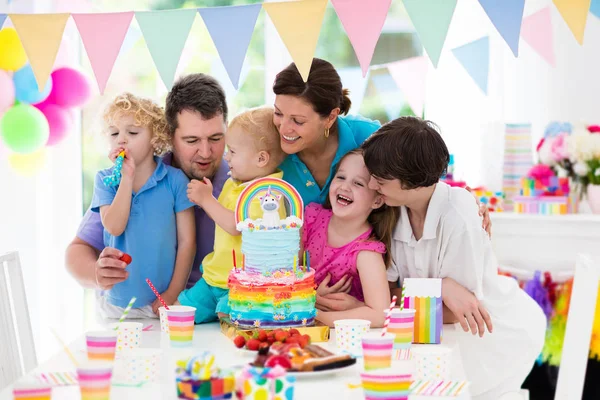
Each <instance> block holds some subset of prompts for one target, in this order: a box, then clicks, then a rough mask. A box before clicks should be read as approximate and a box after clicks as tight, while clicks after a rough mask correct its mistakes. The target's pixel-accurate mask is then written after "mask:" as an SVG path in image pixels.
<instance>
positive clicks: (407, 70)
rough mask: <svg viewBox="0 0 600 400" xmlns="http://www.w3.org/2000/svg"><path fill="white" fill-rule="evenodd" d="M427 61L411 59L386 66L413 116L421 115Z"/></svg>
mask: <svg viewBox="0 0 600 400" xmlns="http://www.w3.org/2000/svg"><path fill="white" fill-rule="evenodd" d="M427 64H428V62H427V59H426V58H425V57H412V58H408V59H406V60H401V61H397V62H393V63H390V64H388V65H387V67H388V71H390V75H391V76H392V78H394V82H396V86H398V88H399V89H400V91H402V93H403V94H404V97H405V98H406V102H407V103H408V105H409V106H410V108H411V109H412V110H413V112H414V113H415V115H418V116H421V115H423V106H424V105H425V84H426V82H427Z"/></svg>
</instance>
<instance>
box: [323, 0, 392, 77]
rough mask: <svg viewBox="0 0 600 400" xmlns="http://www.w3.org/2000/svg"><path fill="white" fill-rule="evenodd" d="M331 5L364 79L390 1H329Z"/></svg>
mask: <svg viewBox="0 0 600 400" xmlns="http://www.w3.org/2000/svg"><path fill="white" fill-rule="evenodd" d="M331 4H332V5H333V8H334V9H335V12H336V13H337V16H338V18H339V19H340V21H341V22H342V26H343V27H344V30H345V31H346V34H347V35H348V39H350V43H351V44H352V47H353V48H354V53H355V54H356V57H357V58H358V62H359V64H360V67H361V69H362V74H363V77H366V76H367V71H368V70H369V65H370V64H371V60H372V59H373V53H374V52H375V46H376V45H377V41H378V40H379V36H380V35H381V29H382V28H383V24H384V23H385V18H386V17H387V13H388V10H389V8H390V5H391V4H392V0H370V1H364V0H331ZM365 21H369V23H365Z"/></svg>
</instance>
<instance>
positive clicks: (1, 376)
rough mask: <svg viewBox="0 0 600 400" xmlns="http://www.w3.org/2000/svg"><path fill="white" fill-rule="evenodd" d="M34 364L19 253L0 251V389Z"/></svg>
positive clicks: (35, 360)
mask: <svg viewBox="0 0 600 400" xmlns="http://www.w3.org/2000/svg"><path fill="white" fill-rule="evenodd" d="M36 365H37V358H36V354H35V346H34V342H33V333H32V330H31V323H30V321H29V309H28V307H27V298H26V296H25V287H24V285H23V274H22V273H21V262H20V260H19V253H17V252H11V253H7V254H0V390H1V389H2V388H4V387H6V386H7V385H9V384H11V383H13V382H14V381H16V380H18V379H20V378H21V377H22V376H23V375H25V374H26V373H27V372H29V371H31V370H32V369H33V368H35V366H36Z"/></svg>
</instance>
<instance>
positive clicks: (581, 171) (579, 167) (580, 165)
mask: <svg viewBox="0 0 600 400" xmlns="http://www.w3.org/2000/svg"><path fill="white" fill-rule="evenodd" d="M573 171H574V172H575V173H576V174H577V175H579V176H586V175H587V174H588V172H590V169H589V168H588V165H587V163H584V162H581V161H580V162H577V163H576V164H575V165H573Z"/></svg>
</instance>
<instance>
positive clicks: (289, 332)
mask: <svg viewBox="0 0 600 400" xmlns="http://www.w3.org/2000/svg"><path fill="white" fill-rule="evenodd" d="M284 343H285V344H297V345H298V346H299V347H300V348H302V349H304V348H305V347H306V346H308V345H309V344H310V336H309V335H302V334H301V333H300V331H298V329H294V328H291V329H275V330H272V331H267V330H264V329H259V330H257V331H254V332H253V333H252V334H251V335H250V334H243V335H238V336H236V337H235V338H234V339H233V344H234V345H235V347H237V348H238V349H240V350H241V351H244V350H246V351H247V352H249V354H253V355H256V353H257V352H258V350H260V349H264V348H268V347H271V346H272V345H274V344H276V345H278V344H284Z"/></svg>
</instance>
